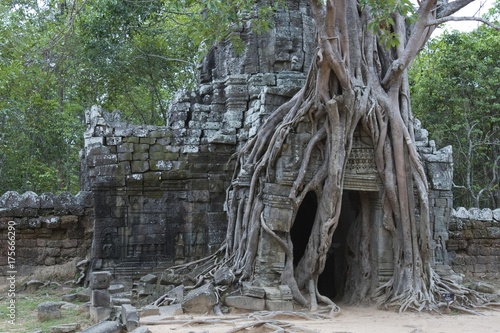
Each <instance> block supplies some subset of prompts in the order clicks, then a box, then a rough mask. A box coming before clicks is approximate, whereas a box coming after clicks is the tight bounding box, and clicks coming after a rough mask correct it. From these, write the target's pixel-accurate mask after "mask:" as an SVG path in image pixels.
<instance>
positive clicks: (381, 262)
mask: <svg viewBox="0 0 500 333" xmlns="http://www.w3.org/2000/svg"><path fill="white" fill-rule="evenodd" d="M370 198H371V200H370V215H371V216H372V221H373V224H374V226H373V228H372V230H373V233H372V240H371V243H372V244H374V245H375V249H374V251H372V253H371V256H372V258H371V259H372V262H373V263H374V265H375V267H374V268H375V272H376V274H373V280H372V284H373V287H375V288H377V287H379V286H381V285H382V284H384V283H385V282H387V281H389V279H390V278H391V277H392V275H393V272H394V254H393V248H392V239H391V235H390V233H389V231H387V230H386V229H385V228H384V225H383V223H384V221H383V218H384V212H383V211H382V202H381V199H382V192H372V193H371V195H370Z"/></svg>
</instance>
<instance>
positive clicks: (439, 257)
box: [434, 236, 444, 265]
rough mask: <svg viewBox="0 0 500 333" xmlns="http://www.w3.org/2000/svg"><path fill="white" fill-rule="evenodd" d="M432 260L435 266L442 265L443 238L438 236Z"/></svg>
mask: <svg viewBox="0 0 500 333" xmlns="http://www.w3.org/2000/svg"><path fill="white" fill-rule="evenodd" d="M434 258H435V262H436V265H442V264H444V246H443V238H442V237H441V236H438V239H437V241H436V248H435V249H434Z"/></svg>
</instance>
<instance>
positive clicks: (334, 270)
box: [318, 190, 360, 301]
mask: <svg viewBox="0 0 500 333" xmlns="http://www.w3.org/2000/svg"><path fill="white" fill-rule="evenodd" d="M359 213H360V198H359V193H358V192H357V191H348V190H345V191H344V193H343V194H342V208H341V211H340V217H339V223H338V225H337V228H336V229H335V232H334V234H333V236H332V244H331V246H330V249H329V250H328V256H327V259H326V263H325V269H324V270H323V273H321V275H320V276H319V278H318V291H319V292H320V294H322V295H324V296H326V297H328V298H330V299H332V300H334V299H335V300H337V301H338V300H340V299H342V297H343V296H344V290H345V283H346V275H347V268H348V266H347V265H348V262H347V253H346V251H347V248H348V246H347V239H348V237H347V234H348V233H349V229H350V228H351V226H352V225H353V222H354V220H355V219H356V217H357V216H358V214H359Z"/></svg>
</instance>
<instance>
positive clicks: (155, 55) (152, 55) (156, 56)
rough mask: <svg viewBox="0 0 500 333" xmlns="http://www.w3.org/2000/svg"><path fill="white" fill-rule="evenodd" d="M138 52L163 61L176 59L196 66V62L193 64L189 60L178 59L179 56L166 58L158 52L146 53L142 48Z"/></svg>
mask: <svg viewBox="0 0 500 333" xmlns="http://www.w3.org/2000/svg"><path fill="white" fill-rule="evenodd" d="M139 52H141V53H142V54H143V55H145V56H146V57H152V58H160V59H162V60H165V61H177V62H182V63H184V64H186V65H189V66H196V64H194V63H192V62H189V61H186V60H182V59H179V58H167V57H164V56H161V55H158V54H152V53H146V52H144V51H142V50H139Z"/></svg>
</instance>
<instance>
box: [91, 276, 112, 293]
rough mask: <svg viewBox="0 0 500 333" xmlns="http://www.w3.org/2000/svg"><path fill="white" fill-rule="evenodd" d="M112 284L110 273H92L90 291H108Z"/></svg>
mask: <svg viewBox="0 0 500 333" xmlns="http://www.w3.org/2000/svg"><path fill="white" fill-rule="evenodd" d="M110 283H111V273H110V272H108V271H100V272H92V274H91V275H90V289H93V290H94V289H107V288H109V285H110Z"/></svg>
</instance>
